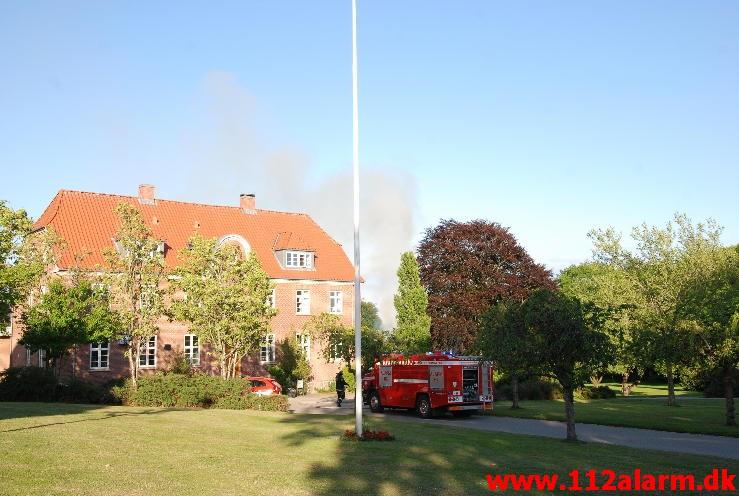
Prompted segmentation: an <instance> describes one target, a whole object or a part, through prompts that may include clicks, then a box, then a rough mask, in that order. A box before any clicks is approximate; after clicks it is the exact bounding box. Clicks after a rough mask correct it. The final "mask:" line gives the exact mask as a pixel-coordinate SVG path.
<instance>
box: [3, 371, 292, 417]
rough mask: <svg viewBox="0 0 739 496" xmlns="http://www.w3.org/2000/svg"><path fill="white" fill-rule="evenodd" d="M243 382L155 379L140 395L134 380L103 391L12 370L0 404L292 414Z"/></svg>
mask: <svg viewBox="0 0 739 496" xmlns="http://www.w3.org/2000/svg"><path fill="white" fill-rule="evenodd" d="M250 390H251V383H250V382H249V381H247V380H245V379H240V378H239V379H222V378H221V377H217V376H210V375H204V374H196V375H192V376H188V375H183V374H171V373H170V374H164V373H157V374H153V375H147V376H143V377H140V378H139V380H138V387H137V388H136V390H134V389H133V387H132V386H131V380H130V379H127V380H125V381H124V380H117V381H112V382H110V383H107V384H105V385H97V384H91V383H87V382H83V381H79V380H70V381H68V382H59V380H58V378H57V377H56V376H55V375H54V374H53V372H52V371H50V370H48V369H43V368H40V367H11V368H9V369H7V370H5V371H4V372H2V373H0V401H43V402H67V403H103V404H118V405H120V404H123V405H131V406H157V407H178V408H224V409H235V410H245V409H250V410H264V411H280V412H286V411H287V410H288V401H287V397H285V396H282V395H275V396H259V395H256V394H251V393H250Z"/></svg>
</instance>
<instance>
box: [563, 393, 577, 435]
mask: <svg viewBox="0 0 739 496" xmlns="http://www.w3.org/2000/svg"><path fill="white" fill-rule="evenodd" d="M562 389H563V390H564V397H565V398H564V399H565V417H566V418H567V440H568V441H577V433H576V432H575V394H574V391H573V389H572V386H565V387H563V388H562Z"/></svg>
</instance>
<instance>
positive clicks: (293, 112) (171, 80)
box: [0, 0, 739, 269]
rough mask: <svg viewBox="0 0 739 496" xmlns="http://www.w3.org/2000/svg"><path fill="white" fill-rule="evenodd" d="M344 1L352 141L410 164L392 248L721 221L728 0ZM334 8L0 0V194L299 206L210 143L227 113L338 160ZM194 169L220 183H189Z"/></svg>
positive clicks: (313, 166) (725, 212) (576, 248)
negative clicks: (97, 194)
mask: <svg viewBox="0 0 739 496" xmlns="http://www.w3.org/2000/svg"><path fill="white" fill-rule="evenodd" d="M359 15H360V33H359V44H360V45H359V52H360V92H361V100H360V106H361V109H360V112H361V140H362V141H361V144H362V149H361V158H362V163H363V167H364V168H365V170H373V169H376V170H378V171H382V172H383V174H384V175H383V177H385V178H387V180H388V181H395V180H396V177H402V178H404V179H403V180H404V181H405V182H404V183H403V184H407V185H409V186H408V187H407V193H408V198H406V201H407V204H408V205H410V206H411V207H412V213H411V218H412V223H411V224H410V228H409V233H410V234H407V235H403V236H401V238H402V239H401V240H400V244H401V245H407V246H408V247H409V248H410V247H411V246H413V244H414V243H415V242H417V240H418V239H419V237H420V235H421V233H422V231H423V229H424V228H425V227H428V226H431V225H433V224H435V223H436V222H437V221H438V219H440V218H457V219H471V218H485V219H490V220H494V221H498V222H500V223H502V224H504V225H506V226H510V227H511V229H512V231H513V232H514V234H516V236H517V237H518V238H519V239H520V240H521V242H522V243H523V244H524V245H525V246H526V247H527V248H528V249H529V251H530V252H531V253H532V255H534V257H535V258H536V259H538V260H540V261H541V262H543V263H545V264H547V265H549V266H550V267H553V268H555V269H559V268H561V267H562V266H564V265H566V264H568V263H572V262H576V261H579V260H582V259H585V258H587V257H588V256H589V249H590V244H589V242H588V240H587V238H586V233H587V232H588V230H590V229H591V228H593V227H597V226H607V225H613V226H615V227H616V228H618V229H622V230H628V229H629V228H630V227H631V226H633V225H635V224H638V223H640V222H643V221H647V222H649V223H663V222H665V221H666V220H668V219H669V218H670V217H671V215H672V213H674V212H675V211H682V212H686V213H687V214H688V215H689V216H691V217H692V218H693V219H702V218H705V217H714V218H716V219H717V220H718V221H719V222H720V223H721V224H722V225H724V226H725V228H726V230H725V236H724V240H725V241H726V242H727V243H729V242H731V243H736V242H739V215H738V214H739V202H738V201H737V194H736V190H737V185H738V184H739V3H738V2H736V1H700V2H699V1H695V2H687V1H674V0H673V1H652V2H637V1H624V2H611V3H610V4H607V3H605V2H575V1H572V2H544V1H542V2H526V1H517V2H506V3H502V2H493V1H477V2H473V1H460V2H441V1H428V0H427V1H403V2H399V1H381V0H371V1H369V0H364V1H362V0H360V11H359ZM349 22H350V3H349V1H348V0H346V1H324V2H298V1H292V2H287V1H277V0H271V1H269V2H265V1H260V2H257V1H240V2H232V3H229V2H199V3H196V2H177V3H175V2H115V3H114V2H40V1H7V2H2V3H0V109H2V118H0V167H2V178H3V181H2V186H0V198H4V199H6V200H8V201H9V202H10V204H11V205H12V206H14V207H24V208H26V209H27V210H28V211H29V212H30V213H31V214H32V215H34V216H37V215H39V214H40V212H41V211H42V209H43V208H44V206H45V205H46V204H47V203H48V201H49V200H50V199H51V198H52V196H53V195H54V193H55V192H56V190H58V189H60V188H71V189H81V190H90V191H102V192H117V193H124V194H130V193H133V192H135V190H136V186H137V185H138V184H139V183H141V182H151V183H155V184H156V185H157V187H158V196H160V197H162V198H173V199H182V200H188V199H190V200H197V201H209V202H216V203H224V204H233V203H234V202H235V201H236V200H235V198H236V196H237V195H238V193H239V192H242V191H252V190H255V191H253V192H255V193H256V194H257V196H258V198H259V200H262V199H264V201H260V203H259V204H260V206H264V207H269V208H274V209H281V208H299V207H296V206H295V205H293V204H291V205H283V204H281V201H280V200H279V198H280V197H279V196H278V195H273V194H270V193H269V192H266V191H260V190H259V187H260V185H262V184H263V183H260V182H259V181H256V180H255V182H254V185H252V184H245V183H248V181H249V177H250V176H249V174H246V175H245V174H243V171H242V173H238V172H235V171H234V172H233V174H232V173H230V172H229V169H228V168H227V167H226V168H218V166H215V165H213V163H214V162H215V161H216V160H217V157H218V156H219V155H218V153H215V154H214V153H213V150H216V149H217V148H218V147H219V143H221V140H222V139H225V138H223V136H220V135H219V133H220V132H223V133H227V134H228V133H230V132H231V131H233V129H241V127H240V126H241V124H242V122H241V121H242V119H243V128H244V129H241V131H239V133H240V134H235V135H234V136H236V137H237V138H238V140H239V141H240V144H239V146H241V145H243V143H242V142H243V141H250V144H249V145H248V148H247V149H248V150H250V152H249V153H252V155H249V157H251V158H250V160H254V161H259V160H262V159H263V157H264V156H265V155H266V154H269V153H270V151H274V150H290V151H291V153H294V154H296V155H297V156H299V157H300V158H299V160H300V161H302V163H305V164H307V165H305V171H306V174H305V175H304V176H302V177H300V181H304V182H305V183H306V184H309V185H314V186H315V185H320V184H321V183H322V182H325V181H330V178H331V177H333V176H335V175H337V174H341V173H342V172H341V171H345V170H347V168H348V167H349V166H350V160H351V127H350V126H351V93H350V91H351V86H350V78H351V73H350V53H351V52H350V50H351V47H350V24H349ZM213 81H215V83H213ZM224 81H225V83H224ZM214 84H215V86H216V87H217V88H221V90H222V89H223V86H224V85H225V86H226V87H227V89H226V90H225V93H226V94H227V97H224V98H221V97H220V96H218V95H221V96H222V93H223V92H222V91H221V90H219V89H216V90H215V94H216V97H215V98H214V97H213V94H214V90H213V85H214ZM233 99H236V100H238V101H237V102H236V103H232V102H233ZM214 115H218V116H220V117H215V118H214V117H213V116H214ZM224 115H226V117H224ZM226 121H228V122H229V125H228V126H222V125H221V124H223V122H226ZM229 130H230V131H229ZM251 141H253V142H251ZM203 149H207V150H209V151H208V152H207V153H208V154H209V155H210V156H211V157H210V158H209V159H208V160H204V159H202V158H198V157H200V156H201V155H199V154H202V153H205V152H203ZM239 150H240V148H238V147H236V148H234V153H237V152H238V151H239ZM255 150H257V151H255ZM246 155H248V153H246ZM214 156H215V157H216V158H214ZM227 156H228V155H226V157H227ZM193 157H195V158H193ZM224 160H230V159H228V158H224ZM237 162H238V161H235V162H234V167H238V166H239V163H237ZM280 163H281V162H277V165H274V164H273V165H271V166H269V167H267V168H266V169H263V170H262V172H265V170H266V171H267V173H269V171H270V170H271V171H274V172H275V173H276V174H278V175H279V173H280V170H279V168H280V165H279V164H280ZM206 167H214V169H213V170H214V171H216V172H214V173H213V174H212V175H211V176H212V177H210V178H209V179H211V180H217V181H218V182H219V183H220V184H221V186H220V187H208V188H206V187H202V188H200V187H199V184H200V183H201V181H200V179H199V178H202V177H203V176H204V174H205V175H208V174H209V173H208V172H204V169H205V168H206ZM244 167H247V168H248V165H245V166H244ZM270 167H271V168H270ZM211 182H213V181H211ZM252 186H253V187H252ZM404 188H405V187H403V188H401V189H404ZM316 191H318V190H316ZM370 194H373V195H377V194H382V188H380V189H379V190H371V191H370ZM325 202H326V200H324V203H325ZM282 203H284V202H282ZM369 208H372V207H371V206H370V207H369ZM306 209H308V210H310V209H309V208H306ZM336 210H338V211H339V213H343V214H345V215H350V213H349V212H346V211H345V210H344V209H343V208H337V209H336ZM317 216H318V217H320V215H317ZM393 221H394V219H392V218H387V219H386V222H387V223H388V224H391V223H393ZM332 234H334V235H335V236H336V237H337V238H339V239H341V240H343V239H348V237H347V236H345V233H335V232H332ZM399 246H400V245H399ZM396 248H397V249H399V248H398V247H396ZM394 250H395V251H397V250H396V249H395V248H394ZM391 255H392V257H395V256H396V254H395V253H394V252H393V253H392V254H391ZM370 268H372V267H370Z"/></svg>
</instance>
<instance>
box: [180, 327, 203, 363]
mask: <svg viewBox="0 0 739 496" xmlns="http://www.w3.org/2000/svg"><path fill="white" fill-rule="evenodd" d="M188 338H189V341H190V343H189V344H188ZM182 349H183V350H184V352H185V359H186V360H187V362H188V363H189V364H190V366H192V367H199V366H200V338H198V335H197V334H185V336H184V337H183V339H182Z"/></svg>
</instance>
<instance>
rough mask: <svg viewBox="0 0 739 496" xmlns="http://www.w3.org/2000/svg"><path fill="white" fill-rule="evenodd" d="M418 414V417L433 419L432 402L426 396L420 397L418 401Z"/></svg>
mask: <svg viewBox="0 0 739 496" xmlns="http://www.w3.org/2000/svg"><path fill="white" fill-rule="evenodd" d="M416 412H418V416H419V417H421V418H425V419H428V418H431V417H433V413H434V412H433V410H432V409H431V400H430V399H429V397H428V396H426V395H425V394H422V395H420V396H419V397H418V399H417V400H416Z"/></svg>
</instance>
